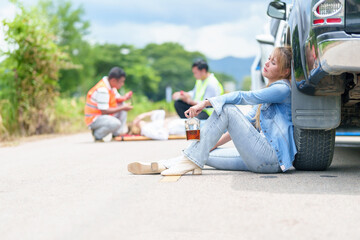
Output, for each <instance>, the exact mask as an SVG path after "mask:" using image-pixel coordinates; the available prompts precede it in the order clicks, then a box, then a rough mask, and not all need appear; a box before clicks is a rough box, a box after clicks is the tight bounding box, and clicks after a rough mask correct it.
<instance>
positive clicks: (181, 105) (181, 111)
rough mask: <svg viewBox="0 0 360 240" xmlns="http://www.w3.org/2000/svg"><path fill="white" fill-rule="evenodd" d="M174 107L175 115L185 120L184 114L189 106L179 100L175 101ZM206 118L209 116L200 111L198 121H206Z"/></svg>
mask: <svg viewBox="0 0 360 240" xmlns="http://www.w3.org/2000/svg"><path fill="white" fill-rule="evenodd" d="M174 105H175V110H176V112H177V114H178V115H179V117H180V118H186V117H185V114H184V112H185V111H186V110H188V109H189V108H190V107H191V105H190V104H187V103H185V102H183V101H181V100H177V101H175V104H174ZM208 117H209V115H208V114H207V113H206V112H204V111H202V112H201V113H200V114H199V115H197V118H198V119H208Z"/></svg>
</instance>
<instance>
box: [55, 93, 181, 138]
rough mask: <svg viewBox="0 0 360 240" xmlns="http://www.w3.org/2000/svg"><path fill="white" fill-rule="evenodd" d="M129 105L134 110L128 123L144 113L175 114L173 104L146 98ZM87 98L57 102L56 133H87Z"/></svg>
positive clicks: (140, 98)
mask: <svg viewBox="0 0 360 240" xmlns="http://www.w3.org/2000/svg"><path fill="white" fill-rule="evenodd" d="M128 102H129V103H130V102H131V104H132V105H133V106H134V108H133V109H132V110H131V111H129V112H128V119H127V122H128V123H129V122H131V121H132V120H134V118H135V117H136V116H137V115H139V114H141V113H144V112H148V111H152V110H156V109H163V110H165V112H166V113H167V115H168V116H171V115H174V114H175V108H174V104H173V102H170V103H168V102H166V101H165V100H163V101H159V102H152V101H150V100H148V99H147V98H146V97H145V96H133V98H132V100H131V101H128ZM84 106H85V97H81V98H58V99H56V102H55V119H54V121H55V133H76V132H82V131H86V130H87V127H86V125H85V122H84Z"/></svg>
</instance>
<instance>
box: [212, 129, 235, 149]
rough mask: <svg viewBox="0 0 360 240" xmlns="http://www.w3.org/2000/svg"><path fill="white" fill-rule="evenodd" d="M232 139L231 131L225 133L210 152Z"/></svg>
mask: <svg viewBox="0 0 360 240" xmlns="http://www.w3.org/2000/svg"><path fill="white" fill-rule="evenodd" d="M230 140H231V137H230V134H229V132H226V133H224V134H223V135H222V136H221V138H220V139H219V141H218V142H217V143H216V144H215V146H214V147H213V148H212V149H211V150H210V152H211V151H212V150H214V149H216V148H217V147H219V146H221V145H224V144H225V143H227V142H229V141H230Z"/></svg>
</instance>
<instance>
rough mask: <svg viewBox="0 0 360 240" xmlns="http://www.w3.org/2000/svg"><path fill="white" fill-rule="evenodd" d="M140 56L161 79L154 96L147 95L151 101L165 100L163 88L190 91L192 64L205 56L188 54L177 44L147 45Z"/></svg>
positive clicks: (196, 53)
mask: <svg viewBox="0 0 360 240" xmlns="http://www.w3.org/2000/svg"><path fill="white" fill-rule="evenodd" d="M142 54H143V55H144V56H146V58H147V59H148V63H149V65H150V66H151V67H152V68H154V69H155V70H156V72H158V74H159V75H160V77H161V82H160V83H159V87H158V90H157V92H156V94H154V95H152V94H147V96H148V97H149V98H151V99H153V100H160V99H164V98H165V88H166V87H167V86H170V87H172V89H173V91H179V90H185V91H188V90H191V89H192V88H193V87H194V84H195V79H194V77H193V74H192V72H191V65H192V62H193V61H194V60H196V59H199V58H202V59H204V60H206V58H205V56H204V55H203V54H202V53H200V52H188V51H186V50H185V49H184V48H183V46H181V45H180V44H178V43H170V42H168V43H163V44H160V45H159V44H154V43H151V44H148V45H147V46H146V47H145V48H144V49H143V50H142Z"/></svg>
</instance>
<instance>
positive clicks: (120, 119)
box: [85, 67, 133, 141]
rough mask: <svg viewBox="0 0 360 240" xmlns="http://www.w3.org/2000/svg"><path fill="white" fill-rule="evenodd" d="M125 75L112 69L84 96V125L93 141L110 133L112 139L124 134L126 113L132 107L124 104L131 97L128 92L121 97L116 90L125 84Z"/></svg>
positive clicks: (126, 129)
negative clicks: (89, 131)
mask: <svg viewBox="0 0 360 240" xmlns="http://www.w3.org/2000/svg"><path fill="white" fill-rule="evenodd" d="M125 78H126V74H125V72H124V70H122V69H121V68H119V67H113V68H112V69H111V70H110V72H109V75H108V76H107V77H103V78H102V79H101V80H100V81H99V82H98V83H97V84H96V85H95V86H94V87H93V88H91V89H90V90H89V92H88V93H87V96H86V105H85V123H86V125H87V126H88V127H89V128H90V129H91V130H92V134H93V136H94V138H95V141H103V138H104V137H105V136H107V135H108V134H110V133H112V136H113V138H114V137H117V136H119V135H123V134H126V133H127V131H128V128H127V125H126V119H127V111H129V110H131V109H132V108H133V107H132V106H131V104H128V103H125V102H124V101H126V100H128V99H130V98H131V96H132V92H131V91H130V92H128V93H126V94H125V96H121V95H120V94H119V92H118V90H119V89H120V88H121V87H122V86H123V85H124V83H125Z"/></svg>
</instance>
